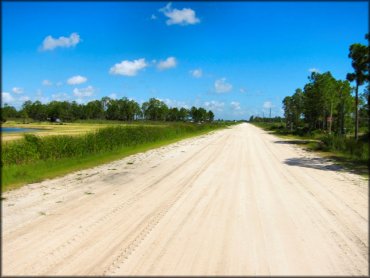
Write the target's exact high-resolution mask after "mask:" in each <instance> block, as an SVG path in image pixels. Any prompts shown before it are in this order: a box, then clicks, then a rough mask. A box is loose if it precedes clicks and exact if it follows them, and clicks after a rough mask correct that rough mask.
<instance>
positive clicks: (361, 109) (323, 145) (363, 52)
mask: <svg viewBox="0 0 370 278" xmlns="http://www.w3.org/2000/svg"><path fill="white" fill-rule="evenodd" d="M366 39H369V37H368V35H366ZM348 57H349V58H351V61H352V67H353V70H354V71H353V72H352V73H348V74H347V76H346V80H337V79H335V78H334V77H333V76H332V74H331V73H330V71H328V72H324V73H319V72H312V73H311V75H310V76H309V77H308V83H307V84H305V85H304V86H303V89H300V88H298V89H296V90H295V93H294V94H293V95H292V96H287V97H285V98H284V100H283V108H284V118H280V117H276V118H273V119H269V118H262V117H256V116H252V117H251V118H250V122H252V123H254V124H255V125H257V126H259V127H262V128H264V129H266V130H269V131H272V132H274V133H275V134H278V135H282V136H285V137H290V138H300V139H306V140H308V141H306V142H307V146H308V147H309V148H310V149H314V150H318V151H322V152H326V153H328V154H329V153H330V154H331V157H332V158H334V159H336V160H337V161H339V162H342V163H344V164H346V165H347V166H349V167H351V168H354V169H357V170H359V169H360V172H364V170H365V171H366V172H367V171H368V168H367V167H368V163H369V139H370V138H369V46H365V45H361V44H358V43H355V44H352V45H351V46H350V48H349V55H348ZM350 82H353V83H354V85H355V86H354V87H351V83H350ZM363 85H364V87H365V89H364V91H363V93H362V94H359V88H360V87H361V86H363ZM297 142H299V141H297Z"/></svg>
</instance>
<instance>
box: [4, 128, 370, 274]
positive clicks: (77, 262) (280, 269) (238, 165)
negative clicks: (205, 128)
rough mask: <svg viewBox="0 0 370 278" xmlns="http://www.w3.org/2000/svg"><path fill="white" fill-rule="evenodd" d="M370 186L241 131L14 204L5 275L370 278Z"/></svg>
mask: <svg viewBox="0 0 370 278" xmlns="http://www.w3.org/2000/svg"><path fill="white" fill-rule="evenodd" d="M367 183H368V182H367V180H366V179H364V178H361V177H359V176H356V175H354V174H350V173H345V172H343V171H340V169H338V167H336V166H335V165H331V164H330V162H325V161H323V160H322V159H319V158H318V157H315V156H314V155H313V154H310V153H307V152H305V151H303V150H301V149H300V148H298V147H297V146H294V145H292V144H287V142H285V141H283V140H281V139H278V138H276V137H274V136H272V135H269V134H267V133H266V132H265V131H262V130H260V129H258V128H256V127H254V126H252V125H249V124H241V125H237V126H234V127H233V128H230V129H226V130H222V131H217V132H214V133H212V134H209V135H205V136H201V137H198V138H193V139H188V140H184V141H181V142H179V143H176V144H172V145H170V146H167V147H163V148H160V149H157V150H152V151H149V152H146V153H142V154H137V155H135V156H131V157H128V158H126V159H123V160H120V161H116V162H113V163H110V164H106V165H103V166H99V167H96V168H93V169H89V170H84V171H80V172H78V173H74V174H70V175H68V176H65V177H63V178H59V179H54V180H50V181H45V182H42V183H38V184H32V185H28V186H26V187H23V188H21V189H19V190H16V191H12V192H9V193H7V194H5V195H4V197H6V199H5V200H4V201H3V218H2V221H3V238H2V240H3V241H2V270H3V275H17V274H22V275H26V274H28V275H361V274H362V275H367V274H368V269H369V268H368V191H367V190H368V184H367Z"/></svg>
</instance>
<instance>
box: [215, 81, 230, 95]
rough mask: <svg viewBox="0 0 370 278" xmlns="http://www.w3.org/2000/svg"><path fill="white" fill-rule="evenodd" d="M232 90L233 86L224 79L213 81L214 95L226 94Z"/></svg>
mask: <svg viewBox="0 0 370 278" xmlns="http://www.w3.org/2000/svg"><path fill="white" fill-rule="evenodd" d="M232 88H233V85H231V84H230V83H227V82H226V78H221V79H218V80H216V81H215V90H216V93H220V94H221V93H227V92H230V91H231V90H232Z"/></svg>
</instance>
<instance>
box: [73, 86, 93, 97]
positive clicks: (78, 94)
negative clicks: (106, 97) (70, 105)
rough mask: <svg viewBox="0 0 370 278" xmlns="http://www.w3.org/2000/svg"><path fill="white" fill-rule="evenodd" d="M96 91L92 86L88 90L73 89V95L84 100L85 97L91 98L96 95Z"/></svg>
mask: <svg viewBox="0 0 370 278" xmlns="http://www.w3.org/2000/svg"><path fill="white" fill-rule="evenodd" d="M94 92H95V89H94V87H92V86H87V87H86V88H81V89H79V88H74V89H73V94H74V96H76V97H78V98H83V97H90V96H92V95H93V94H94Z"/></svg>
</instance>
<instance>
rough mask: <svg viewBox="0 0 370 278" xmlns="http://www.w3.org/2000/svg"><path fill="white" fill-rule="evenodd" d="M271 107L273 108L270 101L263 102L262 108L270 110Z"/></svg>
mask: <svg viewBox="0 0 370 278" xmlns="http://www.w3.org/2000/svg"><path fill="white" fill-rule="evenodd" d="M272 107H274V106H273V104H272V102H271V101H265V102H264V103H263V108H265V109H270V108H272Z"/></svg>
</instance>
